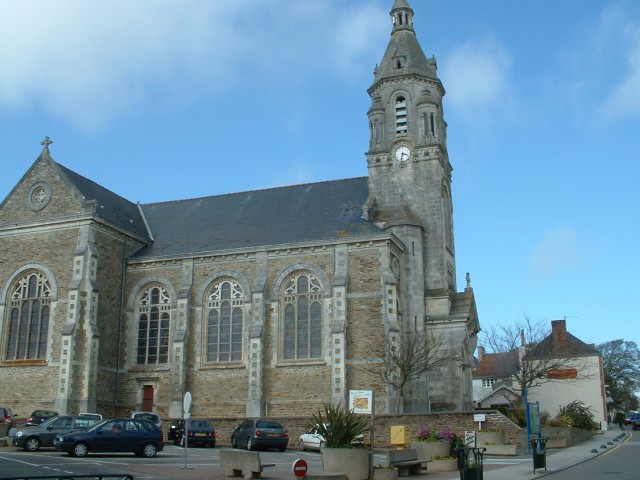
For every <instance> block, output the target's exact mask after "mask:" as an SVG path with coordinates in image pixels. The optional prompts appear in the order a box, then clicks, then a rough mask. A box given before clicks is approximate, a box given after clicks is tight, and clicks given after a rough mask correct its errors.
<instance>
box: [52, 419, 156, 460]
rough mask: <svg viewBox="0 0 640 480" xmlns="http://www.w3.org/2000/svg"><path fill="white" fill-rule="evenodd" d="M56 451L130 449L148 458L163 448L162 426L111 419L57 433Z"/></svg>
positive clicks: (78, 452) (83, 452)
mask: <svg viewBox="0 0 640 480" xmlns="http://www.w3.org/2000/svg"><path fill="white" fill-rule="evenodd" d="M53 446H54V447H56V450H60V451H62V452H67V453H68V454H69V455H73V456H76V457H84V456H86V455H87V454H88V453H112V452H113V453H116V452H132V453H135V454H136V455H139V456H143V457H147V458H151V457H155V456H156V453H158V452H159V451H161V450H162V449H163V448H164V441H163V440H162V429H161V428H160V427H158V426H156V425H155V424H154V423H152V422H150V421H149V420H143V419H133V418H112V419H110V420H103V421H102V422H100V423H97V424H95V425H94V426H93V427H91V429H89V430H87V431H84V432H74V433H67V434H63V435H56V437H55V439H54V440H53Z"/></svg>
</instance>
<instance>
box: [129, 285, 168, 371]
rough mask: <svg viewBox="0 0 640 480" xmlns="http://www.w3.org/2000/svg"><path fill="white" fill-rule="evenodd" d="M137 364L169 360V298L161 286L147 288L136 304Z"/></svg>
mask: <svg viewBox="0 0 640 480" xmlns="http://www.w3.org/2000/svg"><path fill="white" fill-rule="evenodd" d="M138 321H139V323H138V355H137V358H138V364H140V365H156V364H159V363H167V362H168V361H169V327H170V325H171V298H170V297H169V293H168V292H167V291H166V290H165V289H164V288H162V287H149V288H147V289H146V290H145V291H144V292H143V294H142V298H141V299H140V304H139V306H138Z"/></svg>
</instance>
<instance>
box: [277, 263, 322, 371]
mask: <svg viewBox="0 0 640 480" xmlns="http://www.w3.org/2000/svg"><path fill="white" fill-rule="evenodd" d="M322 296H323V291H322V285H321V283H320V281H319V280H318V279H317V278H316V277H314V276H313V275H310V274H307V273H303V274H299V275H295V276H293V277H291V278H289V279H288V280H287V282H285V285H284V323H283V327H284V328H283V343H284V349H283V351H284V358H285V360H304V359H312V358H320V357H321V356H322Z"/></svg>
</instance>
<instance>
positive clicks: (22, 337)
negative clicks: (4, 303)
mask: <svg viewBox="0 0 640 480" xmlns="http://www.w3.org/2000/svg"><path fill="white" fill-rule="evenodd" d="M10 302H11V307H10V310H9V312H10V313H9V329H8V332H7V355H6V359H7V360H35V359H44V358H45V357H46V355H47V336H48V333H49V314H50V310H51V287H50V285H49V280H48V279H47V277H46V276H45V275H43V274H42V273H40V272H29V273H27V274H26V275H24V276H23V277H22V278H20V279H19V280H18V281H17V283H16V286H15V287H14V288H13V290H12V293H11V300H10Z"/></svg>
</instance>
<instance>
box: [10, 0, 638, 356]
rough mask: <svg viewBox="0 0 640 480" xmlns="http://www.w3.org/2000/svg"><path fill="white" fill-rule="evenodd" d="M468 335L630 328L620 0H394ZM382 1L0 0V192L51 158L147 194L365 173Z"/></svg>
mask: <svg viewBox="0 0 640 480" xmlns="http://www.w3.org/2000/svg"><path fill="white" fill-rule="evenodd" d="M409 1H410V4H411V6H412V8H413V10H414V12H415V30H416V34H417V36H418V40H419V42H420V44H421V45H422V48H423V50H424V52H425V54H426V55H427V56H428V57H431V56H432V55H435V57H436V60H437V64H438V75H439V77H440V79H441V80H442V82H443V85H444V87H445V89H446V92H447V94H446V96H445V99H444V115H445V120H446V121H447V124H448V150H449V158H450V161H451V163H452V165H453V169H454V170H453V185H452V189H453V206H454V227H455V241H456V263H457V265H456V266H457V280H458V289H459V290H462V289H463V288H464V287H465V284H466V281H465V274H466V273H467V272H469V275H470V278H471V285H472V287H473V289H474V292H475V296H476V304H477V308H478V316H479V320H480V325H481V328H482V329H483V330H484V331H486V330H487V329H488V328H489V327H491V326H492V325H494V326H501V325H509V324H512V323H514V322H519V321H522V320H523V318H524V316H525V315H526V316H527V317H529V318H530V319H531V320H533V321H534V322H545V323H548V324H549V325H550V322H551V321H552V320H560V319H566V322H567V329H568V331H569V332H570V333H572V334H573V335H575V336H576V337H578V338H579V339H581V340H582V341H584V342H587V343H595V344H599V343H603V342H608V341H611V340H615V339H624V340H626V341H633V342H636V343H640V338H639V334H638V328H637V325H638V320H639V316H640V314H639V313H638V312H639V310H638V309H637V308H636V306H635V300H634V298H636V296H635V295H636V294H634V293H633V291H629V290H628V289H629V288H632V287H633V288H635V287H634V285H635V280H636V279H637V277H638V272H639V271H640V248H638V247H639V242H638V233H639V208H638V203H639V201H638V198H639V195H638V192H637V190H638V188H637V181H638V178H639V177H640V157H639V155H638V152H639V151H640V2H638V1H615V0H612V1H607V0H601V1H589V2H587V1H584V0H563V1H561V2H558V1H557V0H537V1H535V2H534V1H529V2H525V1H518V2H517V1H504V0H500V1H498V0H483V1H477V0H449V1H446V2H443V1H436V0H409ZM392 5H393V0H322V1H319V0H173V1H168V0H136V1H131V0H109V1H106V0H91V1H86V0H56V1H55V2H52V1H51V2H45V1H34V0H20V1H16V0H0V199H4V198H5V197H6V196H7V195H9V193H10V192H11V189H12V188H13V187H14V186H15V185H16V184H17V183H18V182H19V181H20V179H21V177H22V176H23V175H24V174H25V173H26V171H27V170H28V169H29V167H30V166H31V165H32V163H33V162H34V161H35V160H36V158H37V157H38V155H39V154H40V151H41V149H42V145H41V143H40V142H41V141H42V140H43V139H44V137H45V136H49V137H50V138H51V139H52V140H53V144H52V145H51V146H50V151H51V155H52V157H53V158H54V159H55V160H56V161H57V162H58V163H61V164H63V165H64V166H66V167H68V168H70V169H72V170H74V171H75V172H77V173H79V174H81V175H83V176H85V177H87V178H90V179H91V180H93V181H95V182H97V183H99V184H101V185H102V186H104V187H106V188H108V189H110V190H112V191H113V192H115V193H117V194H119V195H121V196H122V197H125V198H127V199H129V200H131V201H134V202H141V203H150V202H159V201H168V200H177V199H185V198H194V197H202V196H209V195H217V194H223V193H230V192H240V191H247V190H255V189H263V188H271V187H277V186H285V185H293V184H300V183H308V182H316V181H325V180H335V179H341V178H352V177H360V176H364V175H367V167H366V157H365V152H366V150H367V149H368V138H369V133H368V125H367V110H368V108H369V106H370V101H371V99H370V97H369V96H368V94H367V88H368V87H369V86H371V84H372V82H373V70H374V67H375V65H376V64H377V63H379V62H380V61H381V59H382V55H383V53H384V50H385V48H386V46H387V43H388V41H389V38H390V33H391V20H390V17H389V11H390V10H391V7H392Z"/></svg>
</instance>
